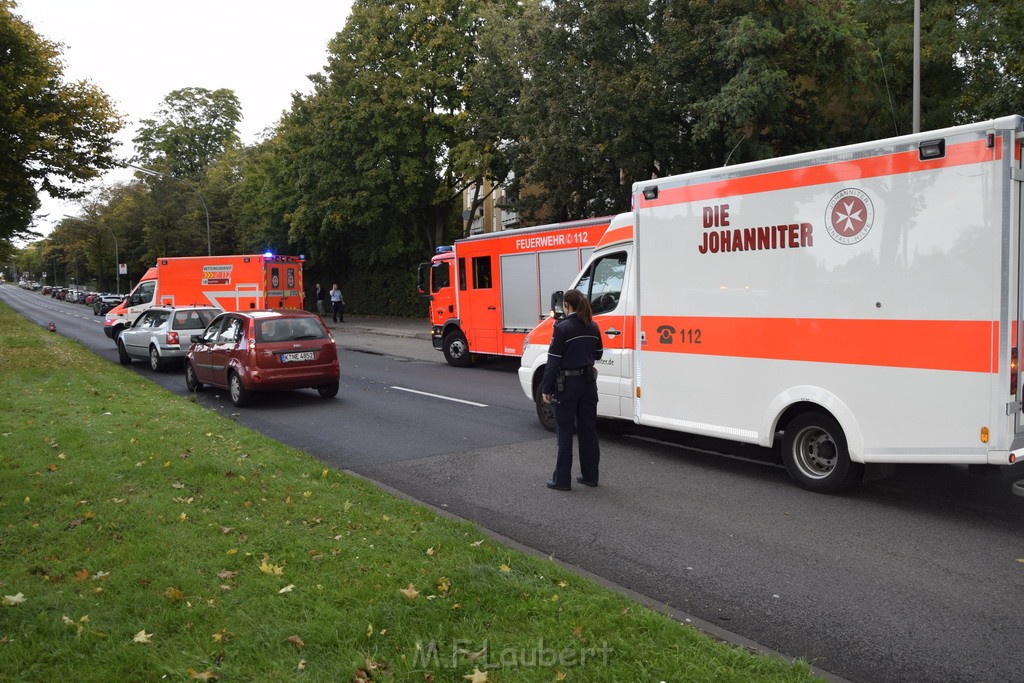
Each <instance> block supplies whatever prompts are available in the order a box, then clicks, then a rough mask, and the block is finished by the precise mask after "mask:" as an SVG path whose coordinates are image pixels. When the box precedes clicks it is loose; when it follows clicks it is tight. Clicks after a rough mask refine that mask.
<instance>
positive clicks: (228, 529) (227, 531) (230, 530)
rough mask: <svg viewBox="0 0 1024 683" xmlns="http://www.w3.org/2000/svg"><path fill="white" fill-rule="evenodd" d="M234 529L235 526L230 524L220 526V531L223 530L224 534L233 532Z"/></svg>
mask: <svg viewBox="0 0 1024 683" xmlns="http://www.w3.org/2000/svg"><path fill="white" fill-rule="evenodd" d="M232 531H234V528H233V527H229V526H222V527H221V528H220V532H221V533H222V534H225V535H226V534H230V533H231V532H232Z"/></svg>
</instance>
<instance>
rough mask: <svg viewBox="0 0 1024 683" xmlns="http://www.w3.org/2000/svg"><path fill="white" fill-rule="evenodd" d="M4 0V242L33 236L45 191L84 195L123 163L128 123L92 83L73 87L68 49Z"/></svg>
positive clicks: (0, 112)
mask: <svg viewBox="0 0 1024 683" xmlns="http://www.w3.org/2000/svg"><path fill="white" fill-rule="evenodd" d="M16 9H17V5H16V3H15V2H13V0H0V245H5V247H4V248H10V239H11V238H12V237H15V236H19V235H26V234H28V233H29V232H30V230H31V226H32V215H33V213H34V212H35V211H36V210H37V209H39V206H40V201H39V197H38V192H45V193H46V194H48V195H50V196H52V197H56V198H60V199H68V198H75V197H80V196H83V194H84V190H83V189H82V185H81V183H83V181H87V180H90V179H92V178H95V177H97V176H98V175H99V174H100V172H101V171H103V170H105V169H109V168H112V167H113V166H114V165H115V160H114V157H113V148H114V135H115V134H116V133H117V131H118V130H120V127H121V124H122V122H121V119H120V117H119V116H118V114H117V113H116V112H115V110H114V107H113V105H112V104H111V102H110V100H109V98H108V97H107V95H106V94H104V93H103V92H102V91H101V90H100V89H99V88H97V87H95V86H94V85H92V84H90V83H88V82H86V81H77V82H67V81H66V80H65V77H64V64H63V62H62V60H61V46H60V45H59V44H57V43H52V42H50V41H48V40H46V39H44V38H43V37H41V36H40V35H38V34H37V33H36V32H35V31H34V30H33V29H32V26H31V25H30V24H29V23H27V22H25V21H24V20H22V19H21V18H20V17H19V16H17V15H16V14H15V13H14V12H15V10H16Z"/></svg>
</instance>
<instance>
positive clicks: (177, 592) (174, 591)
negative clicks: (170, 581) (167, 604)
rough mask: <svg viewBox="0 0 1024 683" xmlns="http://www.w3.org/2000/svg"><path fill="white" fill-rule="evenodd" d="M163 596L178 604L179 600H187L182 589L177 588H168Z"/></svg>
mask: <svg viewBox="0 0 1024 683" xmlns="http://www.w3.org/2000/svg"><path fill="white" fill-rule="evenodd" d="M163 596H164V597H165V598H167V599H168V600H170V601H172V602H178V601H179V600H184V599H185V594H184V593H183V592H182V590H181V589H180V588H176V587H175V586H168V587H167V588H165V589H164V592H163Z"/></svg>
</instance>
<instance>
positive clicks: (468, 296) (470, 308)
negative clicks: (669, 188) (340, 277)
mask: <svg viewBox="0 0 1024 683" xmlns="http://www.w3.org/2000/svg"><path fill="white" fill-rule="evenodd" d="M610 220H611V218H610V217H604V218H592V219H587V220H580V221H571V222H568V223H553V224H550V225H540V226H537V227H533V228H523V229H517V230H506V231H503V232H494V233H486V234H482V235H474V236H472V237H467V238H465V239H461V240H457V241H456V242H455V245H454V246H445V247H438V248H437V253H436V254H435V255H434V257H433V259H431V261H430V263H423V264H421V265H420V267H419V285H418V290H419V293H420V294H421V295H423V296H426V297H428V298H429V299H430V324H431V335H430V336H431V340H432V341H433V344H434V348H435V349H438V350H440V351H443V352H444V357H445V360H447V361H448V362H449V363H450V364H451V365H454V366H456V367H465V366H467V365H470V364H471V363H472V359H473V355H475V354H483V355H492V356H518V355H519V354H520V353H521V351H522V348H523V337H525V336H526V333H527V332H529V331H530V330H531V329H533V328H534V327H535V326H536V325H537V323H538V322H539V321H540V320H542V319H543V318H544V316H545V315H547V312H548V300H549V298H550V294H551V292H552V291H554V290H556V289H561V288H563V287H565V286H566V285H568V284H569V282H570V281H571V280H572V278H573V277H574V276H575V275H576V273H578V272H579V269H580V266H581V265H582V264H583V263H584V262H585V261H586V260H587V258H589V256H590V253H591V252H592V251H593V250H594V247H595V246H596V245H597V241H598V240H599V239H600V238H601V236H602V235H603V234H604V231H605V229H606V228H607V227H608V222H609V221H610Z"/></svg>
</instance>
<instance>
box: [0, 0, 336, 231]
mask: <svg viewBox="0 0 1024 683" xmlns="http://www.w3.org/2000/svg"><path fill="white" fill-rule="evenodd" d="M351 7H352V2H351V0H343V1H340V2H337V1H336V2H331V1H330V0H284V1H280V0H279V1H278V2H268V1H267V0H174V1H173V2H152V1H149V0H18V5H17V7H16V8H15V10H14V13H15V14H17V15H19V16H21V17H22V18H23V19H24V20H25V21H27V22H29V23H30V24H32V26H33V28H34V29H35V32H36V33H38V34H39V35H41V36H43V37H44V38H46V39H47V40H50V41H52V42H56V43H63V44H64V61H65V64H66V70H65V76H66V78H67V79H68V80H79V79H88V80H90V81H92V82H93V83H94V84H96V85H97V86H99V87H100V88H101V89H102V90H103V91H105V92H106V93H107V94H108V95H109V96H110V98H111V99H112V100H113V102H114V104H115V106H117V108H118V109H119V110H120V112H121V113H122V114H123V115H124V116H125V117H126V119H127V128H126V129H125V130H124V131H123V132H122V133H121V134H120V135H119V136H118V140H120V141H121V142H122V146H121V147H120V148H119V150H118V156H120V157H122V158H127V157H129V156H131V155H132V153H133V149H132V147H131V139H132V138H133V137H134V136H135V130H136V126H137V125H138V122H139V120H140V119H143V118H151V117H152V116H153V115H154V114H155V113H156V111H157V109H159V107H160V103H161V101H162V100H163V98H164V97H165V96H166V95H167V94H168V93H170V92H171V91H172V90H177V89H179V88H187V87H201V88H208V89H210V90H215V89H217V88H229V89H231V90H233V91H234V92H235V94H236V95H237V96H238V99H239V100H240V101H241V103H242V115H243V119H242V121H241V123H240V124H239V132H240V134H241V137H242V142H244V143H251V142H253V141H254V140H256V139H257V138H258V136H259V135H260V133H261V132H262V131H263V130H264V129H266V128H268V127H272V126H273V125H274V124H275V123H276V122H277V120H278V119H279V118H280V116H281V113H282V111H284V110H286V109H288V108H289V106H290V103H291V95H292V93H294V92H296V91H299V92H303V93H308V92H310V91H311V90H312V88H311V86H310V83H309V80H308V78H307V76H308V75H309V74H313V73H318V72H320V71H322V70H323V67H324V65H325V64H326V62H327V42H328V41H329V40H330V39H331V38H332V37H334V34H335V33H337V32H338V31H340V30H341V29H342V28H343V27H344V26H345V20H346V19H347V18H348V15H349V11H350V10H351ZM129 177H131V174H130V173H125V172H124V171H120V172H113V173H111V174H109V175H108V176H106V177H105V178H104V181H103V182H105V183H111V182H115V181H121V180H125V179H127V178H129ZM40 199H41V200H42V202H43V209H42V210H41V211H40V214H49V218H45V219H44V218H39V220H38V221H37V226H36V227H37V229H39V230H40V231H41V232H43V233H48V232H49V231H50V229H51V228H52V225H53V224H54V223H56V222H57V221H59V220H60V219H61V217H62V216H63V215H64V214H68V213H69V214H72V215H75V214H77V213H79V210H78V206H77V205H76V204H64V203H62V202H55V201H53V200H49V199H48V198H47V197H45V196H41V197H40Z"/></svg>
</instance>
